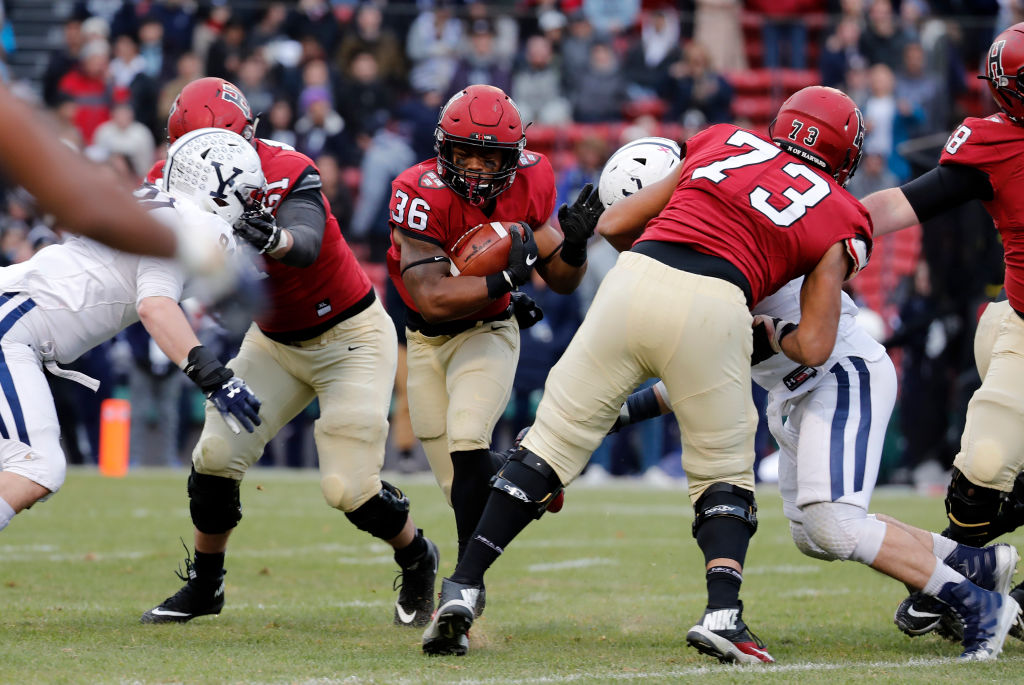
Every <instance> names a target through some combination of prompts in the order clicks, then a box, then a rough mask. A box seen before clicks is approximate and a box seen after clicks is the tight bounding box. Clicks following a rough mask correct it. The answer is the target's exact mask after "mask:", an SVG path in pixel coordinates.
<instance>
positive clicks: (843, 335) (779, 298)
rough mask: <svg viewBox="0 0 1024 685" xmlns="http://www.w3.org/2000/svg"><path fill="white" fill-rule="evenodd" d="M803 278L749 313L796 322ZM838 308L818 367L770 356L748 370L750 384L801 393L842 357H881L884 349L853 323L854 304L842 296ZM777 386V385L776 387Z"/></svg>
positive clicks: (855, 308) (783, 356)
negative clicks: (831, 344)
mask: <svg viewBox="0 0 1024 685" xmlns="http://www.w3.org/2000/svg"><path fill="white" fill-rule="evenodd" d="M803 282H804V279H803V276H801V277H800V278H794V279H793V280H792V281H790V282H789V283H787V284H786V285H784V286H782V287H781V288H779V289H778V290H777V291H775V292H774V293H772V294H771V295H769V296H768V297H766V298H764V299H763V300H761V301H760V302H759V303H758V304H757V306H756V307H754V309H753V314H754V315H757V314H765V315H767V316H775V317H778V318H780V319H785V320H786V321H792V322H794V323H798V322H799V321H800V288H801V287H802V286H803ZM842 299H843V301H842V309H841V311H840V314H839V331H838V333H837V335H836V346H835V348H833V350H832V355H831V356H830V357H829V358H828V361H826V362H825V363H824V364H822V365H821V366H819V367H814V368H812V367H807V366H803V365H801V364H798V363H797V362H794V361H792V360H791V359H789V358H788V357H786V355H784V354H776V355H772V356H771V357H769V358H768V359H766V360H765V361H763V362H761V363H760V364H758V365H756V366H754V367H752V368H751V370H750V374H751V377H752V378H753V380H754V382H755V383H757V384H758V385H760V386H761V387H762V388H764V389H765V390H769V391H771V390H775V391H776V392H784V391H787V390H788V391H790V392H792V393H794V394H803V393H804V392H806V391H808V390H810V389H811V388H812V387H814V386H815V385H816V384H817V383H818V382H820V381H821V379H822V377H823V376H824V375H825V374H826V373H827V372H828V370H829V369H831V368H832V367H833V366H834V365H835V364H836V363H837V362H838V361H839V360H841V359H843V358H845V357H860V358H862V359H864V360H866V361H876V360H878V359H880V358H881V357H882V356H883V355H885V348H884V347H882V345H880V344H879V343H878V341H877V340H875V339H874V338H872V337H871V336H870V335H868V333H867V331H865V330H864V329H863V328H862V327H861V326H860V325H859V324H858V323H857V305H855V304H854V303H853V300H852V299H850V296H849V295H847V294H846V293H845V292H844V293H842ZM780 384H781V386H780Z"/></svg>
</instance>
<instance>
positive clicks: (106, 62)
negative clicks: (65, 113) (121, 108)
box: [58, 40, 113, 145]
mask: <svg viewBox="0 0 1024 685" xmlns="http://www.w3.org/2000/svg"><path fill="white" fill-rule="evenodd" d="M109 67H110V45H109V44H108V43H107V42H106V41H103V40H92V41H90V42H88V43H86V44H85V45H84V46H82V50H81V52H80V53H79V64H78V66H77V67H75V68H74V69H72V70H71V71H70V72H69V73H68V74H66V75H65V76H64V78H62V79H61V80H60V83H59V84H58V90H59V91H60V92H61V93H62V94H63V95H65V96H67V97H68V98H70V99H71V100H73V101H74V102H75V105H76V111H75V119H74V122H75V126H76V127H77V128H78V130H79V132H80V133H81V134H82V140H83V141H84V142H85V144H86V145H88V144H89V143H91V142H92V136H93V134H94V133H95V132H96V128H97V127H98V126H99V125H100V124H102V123H103V122H104V121H106V120H107V119H109V118H110V105H111V104H112V101H113V88H112V86H111V85H110V80H109V74H108V72H109Z"/></svg>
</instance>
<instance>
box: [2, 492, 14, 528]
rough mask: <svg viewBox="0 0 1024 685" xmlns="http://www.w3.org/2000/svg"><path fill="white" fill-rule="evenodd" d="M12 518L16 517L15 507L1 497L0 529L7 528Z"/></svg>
mask: <svg viewBox="0 0 1024 685" xmlns="http://www.w3.org/2000/svg"><path fill="white" fill-rule="evenodd" d="M12 518H14V507H12V506H11V505H10V504H8V503H7V502H5V501H4V499H3V498H2V497H0V530H3V529H4V528H6V527H7V524H8V523H10V522H11V519H12Z"/></svg>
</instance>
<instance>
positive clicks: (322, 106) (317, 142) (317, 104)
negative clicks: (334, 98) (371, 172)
mask: <svg viewBox="0 0 1024 685" xmlns="http://www.w3.org/2000/svg"><path fill="white" fill-rule="evenodd" d="M299 108H300V109H301V111H302V112H304V114H303V116H302V118H300V119H299V120H298V121H297V122H295V137H296V141H295V147H296V149H297V150H298V151H299V152H301V153H303V154H304V155H307V156H309V157H313V158H316V157H319V156H320V155H323V154H328V155H334V156H335V157H336V158H337V159H339V160H342V161H343V162H345V163H347V164H354V163H357V161H358V160H356V159H355V155H354V150H353V147H352V143H351V140H350V139H349V134H348V131H347V130H346V126H345V120H344V119H342V117H341V115H340V114H338V112H337V111H335V109H334V106H333V104H332V103H331V94H330V93H329V92H328V91H327V89H326V88H324V87H323V86H311V87H309V88H306V89H305V90H304V91H302V95H301V96H300V97H299Z"/></svg>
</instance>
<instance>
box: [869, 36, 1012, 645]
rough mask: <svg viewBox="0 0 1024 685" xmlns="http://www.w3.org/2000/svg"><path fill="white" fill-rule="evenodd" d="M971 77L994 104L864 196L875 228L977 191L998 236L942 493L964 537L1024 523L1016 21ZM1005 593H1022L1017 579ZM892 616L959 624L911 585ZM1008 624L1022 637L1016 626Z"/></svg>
mask: <svg viewBox="0 0 1024 685" xmlns="http://www.w3.org/2000/svg"><path fill="white" fill-rule="evenodd" d="M979 78H984V79H985V80H987V81H988V86H989V89H990V90H991V92H992V97H993V99H994V100H995V102H996V104H997V105H998V106H999V109H1000V110H1001V112H999V113H996V114H993V115H992V116H988V117H983V118H974V117H970V118H967V119H965V120H964V121H963V123H961V124H960V125H959V126H957V127H956V129H955V130H954V131H953V133H952V134H951V135H950V137H949V140H947V141H946V145H945V147H944V148H943V150H942V155H941V157H940V158H939V165H938V166H937V167H936V168H934V169H932V170H931V171H929V172H927V173H925V174H923V175H922V176H920V177H919V178H917V179H915V180H913V181H910V182H908V183H905V184H904V185H902V186H901V187H899V188H890V189H888V190H882V191H879V192H877V193H873V194H871V195H869V196H868V197H866V198H864V205H865V206H866V207H867V208H868V210H869V211H870V212H871V217H872V219H873V221H874V222H875V226H876V231H877V232H878V233H879V234H880V235H881V234H885V233H889V232H891V231H895V230H898V229H901V228H905V227H907V226H912V225H915V224H917V223H919V222H921V221H927V220H928V219H930V218H932V217H934V216H936V215H937V214H940V213H941V212H944V211H946V210H947V209H950V208H952V207H956V206H957V205H960V204H962V203H964V202H967V201H969V200H980V201H981V202H982V204H984V205H985V208H986V209H987V210H988V212H989V214H991V215H992V220H993V222H994V223H995V226H996V228H997V229H998V230H999V235H1000V237H1001V238H1002V242H1003V250H1004V257H1005V262H1006V278H1005V287H1006V295H1007V300H1006V301H1002V302H993V303H991V304H989V305H988V307H987V308H986V309H985V312H984V314H983V315H982V318H981V320H980V321H979V323H978V329H977V332H976V334H975V340H974V353H975V361H976V362H977V366H978V371H979V373H980V375H981V378H982V383H981V387H980V388H978V390H977V391H976V392H975V393H974V395H973V397H972V398H971V401H970V403H969V404H968V405H967V420H966V423H965V425H964V432H963V435H962V437H961V440H960V451H959V453H957V455H956V458H955V459H954V460H953V476H952V479H951V481H950V484H949V489H948V492H947V494H946V513H947V515H948V518H949V526H948V527H947V528H946V530H945V531H943V535H945V536H947V537H950V538H952V539H954V540H956V541H958V542H966V543H967V544H971V545H983V544H985V543H986V542H988V541H989V540H992V539H993V538H996V537H998V536H999V535H1002V534H1003V533H1006V532H1009V531H1011V530H1014V529H1015V528H1017V527H1018V526H1020V525H1021V523H1024V479H1022V477H1021V472H1022V470H1024V423H1022V422H1021V420H1020V415H1021V412H1024V358H1022V357H1021V355H1020V353H1021V350H1024V225H1022V223H1021V217H1022V216H1024V23H1020V24H1015V25H1014V26H1011V27H1010V28H1008V29H1006V30H1005V31H1003V32H1002V33H1000V34H999V35H998V36H996V39H995V41H993V43H992V45H991V47H990V48H989V51H988V57H987V59H986V67H985V75H984V76H979ZM1010 594H1011V595H1012V596H1014V597H1015V598H1016V599H1017V600H1018V602H1024V584H1021V585H1018V586H1017V587H1016V588H1014V589H1013V590H1012V591H1011V593H1010ZM943 614H944V615H945V616H944V620H942V621H940V619H939V616H940V615H943ZM896 623H897V625H898V626H899V627H900V628H901V629H902V630H903V631H904V632H906V633H908V634H911V635H920V634H923V633H926V632H928V631H930V630H932V629H934V628H937V627H942V628H943V629H942V630H941V632H942V634H943V635H945V636H946V637H956V634H957V629H958V628H959V625H958V624H959V621H957V620H956V618H955V617H953V616H951V615H950V613H949V612H948V610H947V608H946V607H944V606H942V605H941V604H939V603H937V602H935V601H933V600H931V599H930V598H927V597H921V596H919V595H916V594H915V595H911V597H910V598H908V599H907V600H904V602H903V603H902V604H901V605H900V607H899V609H897V612H896ZM1011 634H1012V635H1014V636H1015V637H1018V638H1022V639H1024V631H1021V630H1020V628H1019V627H1017V628H1015V629H1014V630H1013V632H1012V633H1011Z"/></svg>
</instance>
